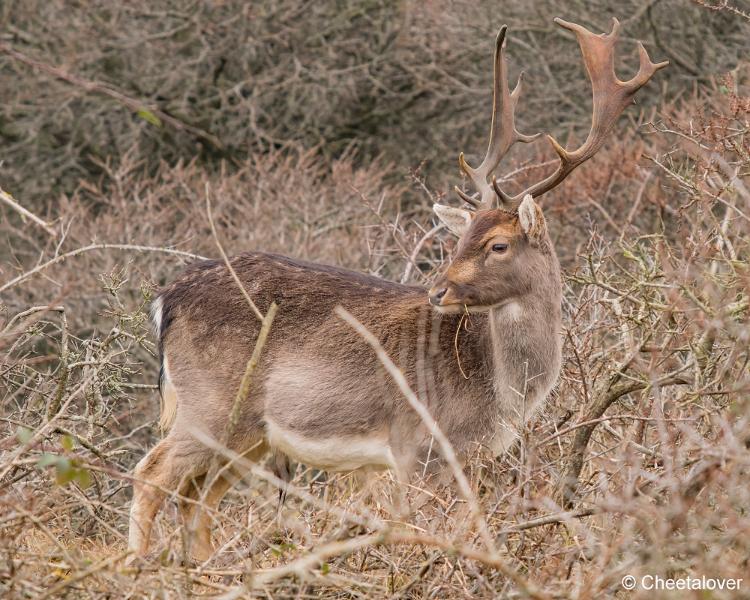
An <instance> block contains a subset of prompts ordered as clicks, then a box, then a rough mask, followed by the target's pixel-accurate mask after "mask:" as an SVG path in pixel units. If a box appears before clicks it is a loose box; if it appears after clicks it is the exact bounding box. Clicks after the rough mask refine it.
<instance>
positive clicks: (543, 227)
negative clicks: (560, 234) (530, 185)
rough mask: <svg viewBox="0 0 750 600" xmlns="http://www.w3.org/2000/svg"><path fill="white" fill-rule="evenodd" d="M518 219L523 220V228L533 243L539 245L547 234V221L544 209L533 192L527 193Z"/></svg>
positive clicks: (519, 210)
mask: <svg viewBox="0 0 750 600" xmlns="http://www.w3.org/2000/svg"><path fill="white" fill-rule="evenodd" d="M518 220H519V221H520V222H521V229H523V231H524V233H525V234H526V235H527V236H528V238H529V241H530V242H531V243H532V244H533V245H535V246H537V245H539V244H540V243H541V242H542V240H544V238H545V237H546V235H547V222H546V221H545V220H544V215H543V214H542V209H541V208H539V206H538V205H537V203H536V202H534V199H533V198H532V197H531V194H526V196H524V199H523V202H521V206H519V207H518Z"/></svg>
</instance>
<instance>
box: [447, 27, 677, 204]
mask: <svg viewBox="0 0 750 600" xmlns="http://www.w3.org/2000/svg"><path fill="white" fill-rule="evenodd" d="M555 23H557V24H558V25H560V26H561V27H564V28H565V29H568V30H570V31H572V32H573V33H575V34H576V38H577V39H578V45H579V46H580V48H581V54H582V55H583V62H584V65H585V67H586V73H587V74H588V77H589V80H590V81H591V87H592V93H593V98H594V102H593V116H592V120H591V129H590V131H589V134H588V137H587V138H586V141H585V142H584V143H583V145H582V146H580V147H579V148H578V149H576V150H572V151H569V150H565V148H563V147H562V146H561V145H560V144H559V143H558V142H557V141H556V140H555V139H554V138H553V137H552V136H550V135H548V136H547V139H548V140H549V141H550V143H551V144H552V147H553V148H554V150H555V152H556V153H557V155H558V156H559V157H560V164H559V165H558V167H557V169H556V170H555V171H554V173H552V174H551V175H549V176H548V177H546V178H545V179H543V180H542V181H539V182H537V183H535V184H533V185H532V186H530V187H528V188H527V189H525V190H523V191H522V192H520V193H518V194H516V195H515V196H509V195H507V194H506V193H504V192H503V191H502V190H501V189H500V187H499V186H498V185H497V182H496V181H495V179H494V178H493V180H492V188H493V191H494V192H495V193H496V194H497V196H498V197H499V198H500V200H501V201H502V202H503V204H504V205H505V206H506V207H508V208H510V209H513V210H516V209H517V208H518V205H519V204H520V203H521V201H522V199H523V198H524V197H525V196H526V195H527V194H531V196H532V197H534V198H536V197H538V196H541V195H542V194H544V193H546V192H548V191H549V190H551V189H552V188H554V187H555V186H557V185H558V184H560V183H561V182H562V181H563V180H564V179H565V178H566V177H567V176H568V175H570V173H571V172H572V171H573V170H574V169H575V168H576V167H577V166H579V165H580V164H582V163H584V162H586V161H587V160H588V159H589V158H591V157H592V156H593V155H594V154H596V152H597V151H598V150H599V149H600V148H601V147H602V144H603V143H604V139H605V138H606V136H607V134H608V133H609V132H610V131H611V129H612V127H613V126H614V124H615V122H616V121H617V118H618V117H619V116H620V114H621V113H622V111H623V110H625V107H626V106H627V105H628V104H629V103H630V102H631V101H632V99H633V96H634V95H635V93H636V92H637V91H638V90H639V89H640V88H642V87H643V86H644V85H645V84H646V83H647V82H648V81H649V79H651V77H652V76H653V75H654V73H656V71H658V70H659V69H662V68H664V67H666V66H667V65H668V64H669V61H664V62H661V63H656V64H654V63H652V62H651V59H650V58H649V56H648V52H646V49H645V48H644V47H643V44H642V43H640V42H638V51H639V55H640V67H639V69H638V73H636V75H635V77H633V78H632V79H630V80H629V81H620V80H619V79H618V78H617V75H615V68H614V48H615V43H616V42H617V37H618V36H617V33H618V30H619V28H620V23H619V21H618V20H617V19H612V31H610V32H609V33H608V34H601V35H597V34H594V33H591V32H590V31H588V30H587V29H586V28H585V27H582V26H581V25H577V24H576V23H569V22H567V21H563V20H562V19H559V18H556V19H555ZM505 29H506V28H505V27H503V29H501V30H500V34H501V35H500V36H498V39H500V37H501V36H502V37H504V35H505ZM501 43H502V42H501ZM495 52H496V55H497V48H496V50H495ZM500 54H501V55H500V59H499V62H500V63H501V64H500V68H498V65H497V62H498V61H497V58H496V65H495V79H496V81H495V90H496V96H497V89H498V83H497V75H498V72H502V73H503V77H504V73H505V63H504V56H503V55H502V49H501V53H500ZM504 88H505V90H507V84H506V85H505V86H504ZM517 89H518V88H516V91H517ZM516 91H514V92H513V94H511V95H510V100H511V104H512V105H511V106H510V108H505V107H504V106H503V108H504V110H503V112H502V115H503V129H505V128H506V123H507V124H508V125H507V130H508V133H507V134H498V133H497V132H496V131H495V116H494V114H493V119H492V130H491V133H490V148H489V150H488V151H487V156H486V157H485V159H484V161H483V162H482V165H481V166H480V167H479V168H478V169H477V170H476V171H474V170H467V167H468V165H466V163H465V161H463V158H459V161H461V163H462V164H461V166H462V168H463V169H464V171H465V172H466V173H467V174H468V175H469V176H470V177H471V178H472V180H473V181H474V183H475V185H477V188H478V189H479V190H480V193H481V195H482V201H483V202H482V205H481V208H489V206H490V205H491V204H486V205H485V204H484V201H485V199H486V198H488V197H489V194H487V193H486V191H485V187H486V186H482V185H481V182H479V183H477V179H475V177H474V176H472V175H473V174H479V175H481V176H482V179H484V183H485V184H486V176H487V175H489V173H490V172H491V171H492V170H493V169H494V168H495V167H496V166H497V165H498V164H499V162H500V159H501V158H502V157H503V155H504V154H505V153H506V152H507V151H508V149H509V148H510V146H511V145H512V144H513V143H514V142H515V141H517V140H518V139H521V141H530V140H529V137H528V136H521V135H520V134H519V133H518V132H517V131H516V130H515V127H514V124H513V109H514V108H515V103H516V101H517V98H516V97H515V96H516ZM501 105H502V103H498V102H497V100H496V102H495V108H497V107H498V106H501ZM496 136H497V137H498V138H499V139H500V140H509V142H508V143H507V144H499V143H498V142H495V147H496V153H495V154H493V153H492V152H491V150H493V140H494V139H495V137H496ZM499 149H502V151H498V150H499ZM462 156H463V155H462ZM490 166H492V168H490V169H489V170H486V172H485V170H483V168H484V169H486V168H487V167H490ZM470 171H471V172H470ZM461 197H462V198H463V199H464V200H466V194H462V196H461ZM490 202H491V200H490Z"/></svg>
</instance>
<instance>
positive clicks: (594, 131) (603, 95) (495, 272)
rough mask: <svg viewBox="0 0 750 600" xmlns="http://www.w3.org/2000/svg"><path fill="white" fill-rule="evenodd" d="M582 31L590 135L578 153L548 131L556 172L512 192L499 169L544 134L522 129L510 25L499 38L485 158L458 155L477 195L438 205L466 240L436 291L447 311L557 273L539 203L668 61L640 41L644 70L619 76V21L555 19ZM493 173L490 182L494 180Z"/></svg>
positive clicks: (434, 300)
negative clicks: (508, 47)
mask: <svg viewBox="0 0 750 600" xmlns="http://www.w3.org/2000/svg"><path fill="white" fill-rule="evenodd" d="M555 23H557V24H558V25H560V26H561V27H563V28H565V29H568V30H570V31H572V32H573V33H575V35H576V38H577V40H578V44H579V46H580V48H581V54H582V55H583V62H584V65H585V67H586V73H587V74H588V77H589V80H590V82H591V87H592V91H593V116H592V124H591V129H590V131H589V134H588V136H587V138H586V140H585V141H584V143H583V144H582V145H581V146H580V147H579V148H578V149H576V150H566V149H564V148H563V147H562V146H561V145H560V144H559V143H558V142H557V141H556V140H555V139H554V138H553V137H551V136H549V135H548V136H547V139H548V140H549V142H550V144H551V145H552V148H553V149H554V150H555V152H556V153H557V155H558V157H559V160H560V162H559V164H558V166H557V168H556V169H555V171H554V172H553V173H551V174H550V175H549V176H548V177H546V178H544V179H543V180H541V181H539V182H537V183H535V184H533V185H531V186H530V187H528V188H527V189H525V190H523V191H521V192H519V193H518V194H516V195H514V196H511V195H509V194H507V193H505V192H504V191H503V190H502V189H500V186H499V185H498V183H497V179H496V178H495V177H494V176H493V175H492V173H493V172H494V171H495V169H497V167H498V165H499V164H500V161H501V160H502V159H503V157H504V156H505V155H506V154H507V152H508V151H509V150H510V148H511V146H513V144H515V143H516V142H518V141H520V142H524V143H528V142H531V141H533V140H535V139H537V138H538V137H539V135H541V134H536V135H524V134H522V133H519V132H518V130H517V129H516V126H515V108H516V104H517V103H518V99H519V97H520V94H521V85H522V81H523V73H521V75H520V76H519V78H518V83H517V85H516V87H515V89H514V90H513V92H510V89H509V87H508V80H507V66H506V61H505V34H506V32H507V27H506V26H503V27H502V28H501V29H500V33H499V34H498V36H497V40H496V42H495V61H494V70H493V71H494V85H493V103H492V124H491V126H490V142H489V146H488V148H487V153H486V155H485V157H484V160H483V161H482V163H481V164H480V165H479V166H478V167H476V168H473V167H471V166H469V164H468V163H467V162H466V160H465V159H464V155H463V153H461V154H460V155H459V158H458V162H459V166H460V168H461V170H462V171H463V172H464V173H465V174H466V176H467V177H468V178H469V179H470V180H471V181H472V183H473V184H474V186H475V188H476V190H477V192H478V194H477V195H476V196H471V195H468V194H466V193H464V192H463V191H461V190H460V189H459V188H456V192H457V193H458V195H459V196H460V197H461V199H462V200H463V201H464V202H465V203H466V204H468V205H469V207H470V209H471V210H467V209H465V208H452V207H449V206H444V205H441V204H435V206H434V207H433V208H434V210H435V213H436V214H437V216H438V218H439V219H440V220H441V221H442V222H443V223H444V224H445V225H446V227H447V228H448V229H449V230H450V231H451V232H452V233H454V234H455V235H457V236H458V237H459V238H460V239H459V243H458V247H457V250H456V253H455V255H454V257H453V260H452V262H451V264H450V265H449V267H448V269H447V270H446V272H445V273H444V274H443V275H442V277H440V279H439V280H438V281H437V283H436V284H435V286H434V287H433V288H432V289H431V290H430V303H431V304H433V305H434V306H436V307H439V308H440V309H441V310H444V311H452V310H467V309H468V310H484V309H487V308H490V307H493V306H498V305H502V304H504V303H506V302H510V301H513V300H516V299H519V298H520V297H522V296H524V295H526V294H528V293H529V292H530V291H532V290H533V289H535V288H536V287H537V286H539V285H540V284H542V285H543V284H545V283H546V282H545V279H546V278H545V277H543V276H542V275H543V274H550V272H551V271H552V272H554V273H556V272H557V258H556V256H555V254H554V251H553V249H552V243H551V241H550V239H549V235H548V233H547V226H546V223H545V220H544V215H543V214H542V210H541V208H540V207H539V206H538V205H537V203H536V202H535V201H534V199H535V198H538V197H539V196H541V195H542V194H544V193H546V192H548V191H549V190H551V189H552V188H554V187H555V186H557V185H558V184H560V183H561V182H562V181H563V180H564V179H565V178H566V177H567V176H568V175H570V173H571V172H572V171H573V170H574V169H575V168H576V167H578V166H579V165H580V164H582V163H584V162H585V161H587V160H588V159H589V158H591V157H592V156H593V155H594V154H595V153H596V152H597V151H598V150H599V149H600V148H601V147H602V144H603V143H604V140H605V138H606V136H607V134H608V133H609V132H610V131H611V129H612V127H613V126H614V124H615V122H616V121H617V118H618V117H619V116H620V114H621V113H622V111H623V110H624V109H625V107H626V106H627V105H628V104H629V103H630V102H631V101H632V99H633V96H634V94H635V93H636V92H637V91H638V90H639V89H640V88H641V87H643V86H644V85H645V84H646V83H647V82H648V81H649V79H651V77H652V76H653V74H654V73H656V71H658V70H659V69H661V68H663V67H666V66H667V64H669V63H668V62H662V63H658V64H654V63H652V62H651V60H650V59H649V56H648V53H647V52H646V49H645V48H644V47H643V44H641V43H640V42H639V43H638V48H639V53H640V67H639V69H638V73H637V74H636V75H635V77H633V78H632V79H630V80H629V81H624V82H623V81H620V80H619V79H618V78H617V76H616V75H615V71H614V47H615V43H616V41H617V34H618V29H619V22H618V21H617V19H613V24H612V31H610V33H608V34H602V35H596V34H594V33H591V32H590V31H588V30H587V29H585V28H584V27H582V26H580V25H577V24H575V23H568V22H567V21H563V20H562V19H555ZM490 178H491V179H490Z"/></svg>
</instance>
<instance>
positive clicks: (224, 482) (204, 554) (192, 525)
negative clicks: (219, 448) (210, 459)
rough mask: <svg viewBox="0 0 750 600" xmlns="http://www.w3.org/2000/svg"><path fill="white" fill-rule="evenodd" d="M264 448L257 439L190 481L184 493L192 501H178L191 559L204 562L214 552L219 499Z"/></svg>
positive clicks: (265, 448) (266, 448)
mask: <svg viewBox="0 0 750 600" xmlns="http://www.w3.org/2000/svg"><path fill="white" fill-rule="evenodd" d="M267 450H268V447H267V446H266V444H265V443H264V442H258V443H256V444H255V445H253V446H252V447H251V448H250V449H249V450H247V451H245V453H244V454H243V455H242V457H241V459H240V460H239V461H238V462H235V463H232V464H231V465H226V464H225V465H224V466H221V468H219V469H218V470H214V469H211V471H214V472H213V474H211V475H210V476H209V475H208V474H205V473H204V474H203V475H201V476H200V477H197V478H195V479H194V480H193V481H191V482H190V483H191V485H190V486H189V487H188V488H187V489H186V494H185V495H186V496H187V497H188V498H190V499H191V500H194V501H192V502H185V501H183V502H181V503H180V513H181V515H182V520H183V522H184V523H185V527H186V530H187V534H188V548H189V551H190V556H191V558H192V559H193V560H194V561H195V562H206V561H207V560H208V559H209V558H211V556H212V555H213V553H214V547H213V544H212V542H211V529H212V525H214V515H215V513H216V511H217V509H218V508H219V505H220V504H221V501H222V499H223V498H224V496H225V495H226V493H227V492H228V491H229V490H230V489H231V488H232V487H233V486H234V485H235V484H236V483H237V482H238V481H240V480H241V479H243V478H244V477H245V475H247V473H248V471H249V465H250V463H251V462H255V461H257V460H258V459H260V458H261V457H262V456H263V454H265V453H266V451H267ZM211 471H209V472H211Z"/></svg>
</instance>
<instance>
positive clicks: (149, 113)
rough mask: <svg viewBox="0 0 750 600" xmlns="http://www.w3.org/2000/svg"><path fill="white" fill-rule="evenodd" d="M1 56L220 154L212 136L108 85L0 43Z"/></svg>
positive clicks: (215, 138) (219, 146) (219, 145)
mask: <svg viewBox="0 0 750 600" xmlns="http://www.w3.org/2000/svg"><path fill="white" fill-rule="evenodd" d="M0 52H2V53H3V54H7V55H8V56H10V57H11V58H13V59H15V60H17V61H18V62H21V63H23V64H25V65H28V66H30V67H33V68H35V69H39V70H40V71H42V72H44V73H46V74H47V75H51V76H52V77H55V78H56V79H62V80H63V81H66V82H68V83H70V84H72V85H74V86H76V87H79V88H81V89H83V90H86V91H87V92H93V93H95V94H102V95H104V96H108V97H109V98H112V99H113V100H115V101H116V102H119V103H120V104H122V105H123V106H125V107H127V108H129V109H130V110H132V111H133V112H135V113H137V114H139V115H142V116H143V117H144V119H146V120H148V121H149V122H151V123H152V124H154V125H156V126H157V127H159V126H161V123H162V122H164V123H167V124H168V125H170V126H172V127H174V128H175V129H177V130H178V131H187V132H188V133H190V134H192V135H194V136H195V137H197V138H200V139H202V140H204V141H206V142H208V143H209V144H211V145H212V146H213V147H214V148H216V149H217V150H221V149H222V148H223V144H222V143H221V141H220V140H219V138H217V137H216V136H215V135H212V134H210V133H208V132H206V131H203V130H202V129H200V128H199V127H195V126H194V125H188V124H187V123H185V122H184V121H181V120H180V119H177V118H175V117H173V116H172V115H168V114H167V113H165V112H164V111H163V110H160V109H158V108H156V107H154V106H153V105H150V106H149V105H148V104H147V103H146V102H144V101H142V100H138V99H136V98H131V97H130V96H126V95H125V94H123V93H122V92H120V91H119V90H116V89H114V88H112V87H110V86H109V85H106V84H104V83H100V82H98V81H91V80H89V79H84V78H83V77H79V76H78V75H73V74H72V73H68V72H66V71H63V70H62V69H60V68H58V67H53V66H52V65H48V64H47V63H43V62H41V61H39V60H36V59H34V58H31V57H30V56H26V55H25V54H24V53H23V52H19V51H18V50H16V49H14V48H12V47H11V46H10V45H9V44H6V43H0Z"/></svg>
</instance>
